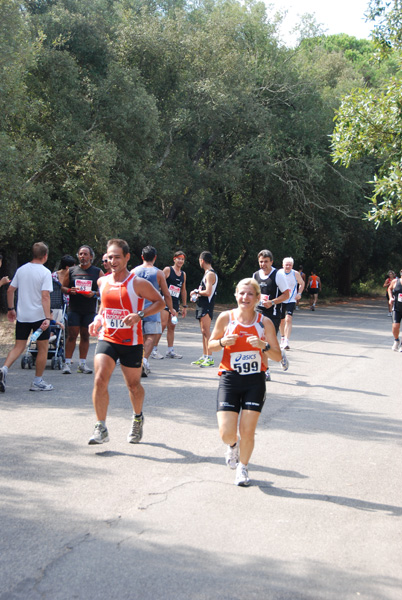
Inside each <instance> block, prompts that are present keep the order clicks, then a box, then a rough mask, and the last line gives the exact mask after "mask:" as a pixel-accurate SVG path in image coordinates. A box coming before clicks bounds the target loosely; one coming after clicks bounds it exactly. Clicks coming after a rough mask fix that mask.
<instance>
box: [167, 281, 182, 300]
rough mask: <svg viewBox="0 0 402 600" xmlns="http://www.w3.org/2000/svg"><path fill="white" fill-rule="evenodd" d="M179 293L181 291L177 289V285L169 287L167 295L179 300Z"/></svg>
mask: <svg viewBox="0 0 402 600" xmlns="http://www.w3.org/2000/svg"><path fill="white" fill-rule="evenodd" d="M180 292H181V289H180V288H179V287H177V285H172V284H171V285H169V294H170V295H171V296H172V297H173V298H179V297H180Z"/></svg>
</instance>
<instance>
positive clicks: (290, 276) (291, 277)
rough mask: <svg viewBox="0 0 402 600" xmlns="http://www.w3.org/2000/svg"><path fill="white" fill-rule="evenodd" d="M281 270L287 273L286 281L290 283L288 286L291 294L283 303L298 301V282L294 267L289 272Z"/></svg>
mask: <svg viewBox="0 0 402 600" xmlns="http://www.w3.org/2000/svg"><path fill="white" fill-rule="evenodd" d="M280 272H282V273H283V274H284V275H285V277H286V283H287V284H288V288H289V289H290V296H289V298H288V299H287V300H284V301H283V304H289V302H296V294H297V286H298V283H297V279H296V275H295V271H294V269H292V270H291V271H290V272H289V273H286V272H285V269H281V271H280Z"/></svg>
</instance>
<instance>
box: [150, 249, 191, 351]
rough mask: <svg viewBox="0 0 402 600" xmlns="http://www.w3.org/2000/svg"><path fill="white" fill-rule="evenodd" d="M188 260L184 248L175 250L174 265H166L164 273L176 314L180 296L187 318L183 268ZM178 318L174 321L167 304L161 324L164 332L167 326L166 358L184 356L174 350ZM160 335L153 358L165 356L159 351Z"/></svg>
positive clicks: (183, 311) (183, 312)
mask: <svg viewBox="0 0 402 600" xmlns="http://www.w3.org/2000/svg"><path fill="white" fill-rule="evenodd" d="M185 260H186V256H185V254H184V252H183V251H182V250H178V251H177V252H175V254H174V256H173V267H165V268H164V269H163V274H164V276H165V278H166V284H167V286H168V290H169V294H170V296H171V298H172V303H173V308H174V309H175V311H176V314H177V315H178V314H179V310H180V297H181V301H182V306H183V310H182V317H183V319H184V318H185V316H186V314H187V290H186V274H185V272H184V271H183V270H182V268H183V265H184V261H185ZM175 321H176V322H177V317H176V319H174V318H173V321H172V313H171V312H170V310H169V307H168V306H166V307H165V310H163V311H162V312H161V325H162V333H163V332H164V331H165V329H166V326H167V334H166V338H167V345H168V349H167V352H166V358H183V356H182V355H181V354H178V353H177V352H175V350H174V332H175V328H176V323H175ZM160 337H161V336H159V338H158V339H157V342H156V345H155V347H154V349H153V350H152V354H151V358H159V359H161V358H163V355H162V354H160V353H159V352H158V346H157V344H158V343H159V340H160Z"/></svg>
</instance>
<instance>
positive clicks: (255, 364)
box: [230, 351, 261, 375]
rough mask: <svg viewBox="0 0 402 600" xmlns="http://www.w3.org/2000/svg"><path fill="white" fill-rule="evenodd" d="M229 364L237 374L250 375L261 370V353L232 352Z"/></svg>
mask: <svg viewBox="0 0 402 600" xmlns="http://www.w3.org/2000/svg"><path fill="white" fill-rule="evenodd" d="M230 366H231V368H232V369H233V371H237V372H238V373H239V375H250V374H251V373H259V372H260V371H261V354H260V353H259V352H254V351H251V352H233V353H232V354H231V355H230Z"/></svg>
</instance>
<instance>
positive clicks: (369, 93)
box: [332, 0, 402, 226]
mask: <svg viewBox="0 0 402 600" xmlns="http://www.w3.org/2000/svg"><path fill="white" fill-rule="evenodd" d="M369 17H370V18H371V19H373V20H378V21H379V22H378V24H377V25H376V26H375V27H374V31H373V35H374V38H375V41H376V45H377V49H378V50H379V52H380V53H381V55H382V60H383V61H384V60H388V61H389V59H390V57H391V60H392V63H391V64H395V63H396V62H397V63H399V65H400V62H401V59H402V54H401V50H402V48H401V35H402V22H401V18H402V4H401V3H400V2H399V1H395V2H394V3H393V4H392V5H390V4H389V3H386V2H382V1H381V0H373V1H372V2H371V3H370V10H369ZM401 109H402V80H401V76H400V72H398V73H397V74H395V75H392V76H389V77H388V78H387V79H386V80H385V81H384V82H383V83H382V84H381V85H380V86H379V87H378V88H374V89H373V88H367V87H359V88H357V89H355V90H354V91H353V92H351V93H350V94H348V95H347V96H345V98H344V99H343V101H342V104H341V106H340V108H339V110H338V112H337V115H336V126H335V130H334V133H333V136H332V145H333V158H334V162H335V163H340V164H343V165H345V166H346V167H349V166H350V164H351V163H352V162H354V161H357V160H359V159H361V158H362V157H363V156H371V157H373V159H375V161H376V164H377V168H376V170H375V172H374V173H373V178H372V181H371V182H370V183H371V184H372V192H371V201H372V207H371V210H370V212H369V214H368V218H369V219H371V220H373V221H374V222H375V224H376V225H377V226H378V225H379V224H380V223H383V222H385V221H389V222H391V223H394V222H397V223H399V222H401V220H402V165H401V161H402V143H401V133H402V118H401V117H402V112H401Z"/></svg>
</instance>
